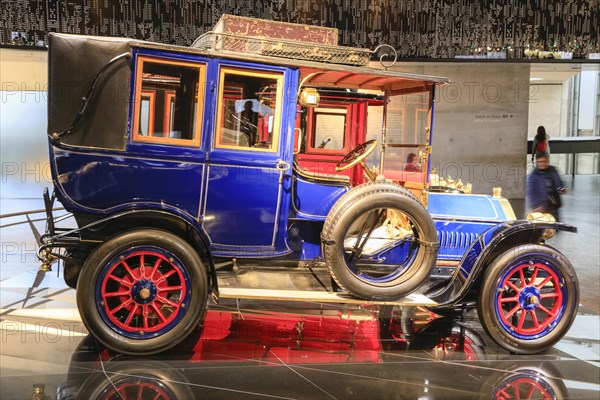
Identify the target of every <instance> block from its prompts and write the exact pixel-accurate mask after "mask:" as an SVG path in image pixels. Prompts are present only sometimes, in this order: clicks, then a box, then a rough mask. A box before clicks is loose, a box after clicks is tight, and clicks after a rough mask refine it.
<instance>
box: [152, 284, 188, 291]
mask: <svg viewBox="0 0 600 400" xmlns="http://www.w3.org/2000/svg"><path fill="white" fill-rule="evenodd" d="M181 289H183V286H181V285H179V286H164V287H159V288H158V291H159V292H164V291H167V290H181Z"/></svg>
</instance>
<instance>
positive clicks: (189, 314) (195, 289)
mask: <svg viewBox="0 0 600 400" xmlns="http://www.w3.org/2000/svg"><path fill="white" fill-rule="evenodd" d="M207 293H208V279H207V275H206V270H205V269H204V267H203V265H202V262H201V260H200V258H199V257H198V254H197V253H196V251H195V250H194V249H193V248H192V247H191V246H190V245H189V244H188V243H187V242H186V241H184V240H183V239H181V238H180V237H178V236H175V235H173V234H171V233H169V232H165V231H160V230H154V229H146V230H138V231H132V232H127V233H125V234H122V235H120V236H117V237H115V238H113V239H111V240H109V241H107V242H105V243H104V244H102V245H101V246H100V247H99V248H98V249H96V250H95V251H94V252H93V253H92V254H91V255H90V257H89V258H88V260H87V261H86V263H85V265H84V267H83V269H82V271H81V273H80V276H79V280H78V284H77V305H78V307H79V311H80V314H81V317H82V319H83V322H84V323H85V325H86V327H87V328H88V330H89V331H90V333H92V334H93V335H94V336H95V337H96V338H97V339H98V340H99V341H100V342H101V343H103V344H104V345H105V346H107V347H109V348H111V349H113V350H116V351H118V352H121V353H125V354H153V353H157V352H161V351H164V350H166V349H168V348H170V347H173V346H175V345H176V344H177V343H179V342H181V341H182V340H183V339H185V337H186V336H187V335H188V334H189V333H190V332H191V331H192V330H193V328H194V327H195V326H196V325H197V324H198V322H199V320H200V317H201V315H202V312H203V311H204V309H205V306H206V301H207Z"/></svg>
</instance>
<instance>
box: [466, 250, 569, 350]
mask: <svg viewBox="0 0 600 400" xmlns="http://www.w3.org/2000/svg"><path fill="white" fill-rule="evenodd" d="M578 304H579V285H578V282H577V276H576V275H575V270H574V269H573V267H572V266H571V264H570V263H569V261H568V260H567V259H566V257H565V256H564V255H562V254H561V253H560V252H558V251H557V250H555V249H553V248H551V247H549V246H542V245H538V244H526V245H521V246H517V247H515V248H512V249H510V250H508V251H506V252H505V253H503V254H501V255H500V256H499V257H498V258H496V259H495V260H494V261H493V262H492V264H491V265H490V266H489V267H488V270H487V271H486V274H485V277H484V279H483V283H482V289H481V291H480V293H479V301H478V304H477V310H478V313H479V318H480V320H481V324H482V325H483V327H484V329H485V330H486V332H487V333H488V334H489V335H490V336H491V337H492V339H494V340H495V341H496V342H497V343H498V344H499V345H500V346H502V347H504V348H505V349H507V350H509V351H512V352H515V353H521V354H533V353H539V352H541V351H544V350H546V349H548V348H550V347H552V346H553V345H554V344H555V343H556V342H558V341H559V340H560V339H561V338H562V337H563V336H564V335H565V334H566V333H567V331H568V330H569V328H570V326H571V324H572V323H573V320H574V319H575V315H576V313H577V306H578Z"/></svg>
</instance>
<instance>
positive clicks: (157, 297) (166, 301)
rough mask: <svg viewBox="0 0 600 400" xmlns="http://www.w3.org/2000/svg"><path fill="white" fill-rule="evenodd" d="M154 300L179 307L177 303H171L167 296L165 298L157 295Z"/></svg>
mask: <svg viewBox="0 0 600 400" xmlns="http://www.w3.org/2000/svg"><path fill="white" fill-rule="evenodd" d="M156 300H158V301H160V302H161V303H163V304H168V305H170V306H172V307H175V308H179V304H177V303H173V302H172V301H171V300H169V299H167V298H165V297H163V296H159V295H157V296H156Z"/></svg>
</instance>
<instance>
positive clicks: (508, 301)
mask: <svg viewBox="0 0 600 400" xmlns="http://www.w3.org/2000/svg"><path fill="white" fill-rule="evenodd" d="M515 301H519V297H518V296H515V297H503V298H502V299H500V302H501V303H513V302H515Z"/></svg>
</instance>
